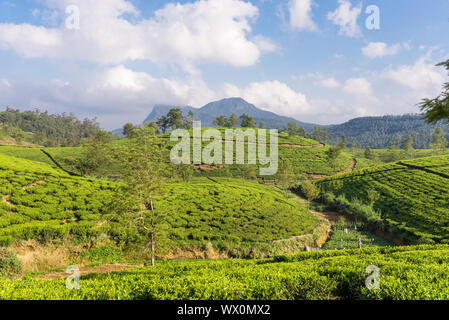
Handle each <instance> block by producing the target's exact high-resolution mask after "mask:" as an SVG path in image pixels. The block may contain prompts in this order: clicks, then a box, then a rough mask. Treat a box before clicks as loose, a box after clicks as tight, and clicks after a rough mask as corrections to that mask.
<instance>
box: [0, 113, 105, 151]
mask: <svg viewBox="0 0 449 320" xmlns="http://www.w3.org/2000/svg"><path fill="white" fill-rule="evenodd" d="M99 130H101V129H100V126H99V124H98V123H97V121H96V119H93V120H90V119H84V120H82V121H81V120H79V119H77V118H76V117H75V116H74V115H73V114H69V115H67V114H65V113H63V114H48V112H47V111H45V112H40V111H39V110H35V111H24V112H21V111H19V110H15V109H11V108H6V111H3V112H0V138H3V137H11V138H13V139H15V140H16V142H18V143H20V142H22V141H27V142H30V143H34V144H38V145H43V146H46V147H57V146H61V147H69V146H77V145H79V144H80V143H81V140H82V139H84V138H89V137H91V136H93V135H95V133H96V132H98V131H99Z"/></svg>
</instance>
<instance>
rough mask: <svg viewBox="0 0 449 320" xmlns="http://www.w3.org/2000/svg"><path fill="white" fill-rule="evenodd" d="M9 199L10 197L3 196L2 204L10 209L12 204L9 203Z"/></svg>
mask: <svg viewBox="0 0 449 320" xmlns="http://www.w3.org/2000/svg"><path fill="white" fill-rule="evenodd" d="M10 199H11V196H3V198H2V202H3V203H6V204H7V206H8V207H10V208H12V207H13V205H12V203H11V202H10V201H9V200H10Z"/></svg>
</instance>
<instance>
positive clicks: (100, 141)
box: [64, 131, 111, 177]
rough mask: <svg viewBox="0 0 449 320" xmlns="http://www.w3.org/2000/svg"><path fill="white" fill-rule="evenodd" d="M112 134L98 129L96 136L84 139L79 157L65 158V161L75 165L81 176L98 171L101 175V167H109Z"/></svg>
mask: <svg viewBox="0 0 449 320" xmlns="http://www.w3.org/2000/svg"><path fill="white" fill-rule="evenodd" d="M110 141H111V135H110V134H109V133H107V132H105V131H98V132H97V133H96V134H95V135H94V136H92V137H90V138H88V139H84V140H83V141H82V149H81V154H80V155H79V157H78V158H76V159H74V158H72V157H69V158H65V159H64V162H65V163H66V164H68V165H70V166H72V167H74V168H75V169H76V170H77V171H78V172H80V173H81V176H83V177H84V176H86V175H92V174H94V173H97V174H98V175H100V176H101V172H99V171H100V169H101V168H103V167H107V166H108V163H109V161H110V157H109V156H108V151H109V150H108V144H109V142H110Z"/></svg>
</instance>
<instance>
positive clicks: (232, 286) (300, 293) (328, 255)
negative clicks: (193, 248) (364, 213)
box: [0, 245, 449, 300]
mask: <svg viewBox="0 0 449 320" xmlns="http://www.w3.org/2000/svg"><path fill="white" fill-rule="evenodd" d="M448 264H449V246H447V245H433V246H417V247H395V248H392V247H378V248H365V249H354V250H346V251H324V252H303V253H299V254H294V255H283V256H278V257H276V258H274V259H269V260H248V261H244V260H215V261H172V262H161V263H159V264H157V265H156V266H155V267H152V268H149V267H147V268H139V269H135V270H130V271H123V272H118V273H112V274H101V275H100V274H92V275H88V276H85V277H81V279H80V287H79V289H72V290H69V289H67V288H66V279H61V280H36V279H33V278H31V277H27V278H24V279H22V280H6V279H2V280H0V299H49V300H51V299H53V300H59V299H92V300H93V299H103V300H104V299H107V300H114V299H120V300H126V299H134V300H140V299H152V300H173V299H175V300H203V299H212V300H214V299H215V300H228V299H244V300H252V299H261V300H276V299H283V300H284V299H318V300H320V299H387V300H390V299H398V300H399V299H425V300H430V299H449V286H448V283H449V272H448V270H447V265H448ZM369 266H375V267H377V268H378V270H379V273H378V275H379V278H378V279H379V282H378V288H376V286H375V282H371V281H369V276H370V275H372V272H368V273H367V272H366V271H367V268H368V267H369ZM367 282H368V283H369V284H371V285H372V286H371V288H372V289H368V288H367V286H366V283H367Z"/></svg>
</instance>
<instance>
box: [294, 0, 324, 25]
mask: <svg viewBox="0 0 449 320" xmlns="http://www.w3.org/2000/svg"><path fill="white" fill-rule="evenodd" d="M312 4H313V2H312V0H290V2H289V3H288V10H289V13H290V27H291V28H292V29H296V30H300V31H301V30H310V31H315V30H317V29H318V28H317V26H316V24H315V22H313V19H312Z"/></svg>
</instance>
